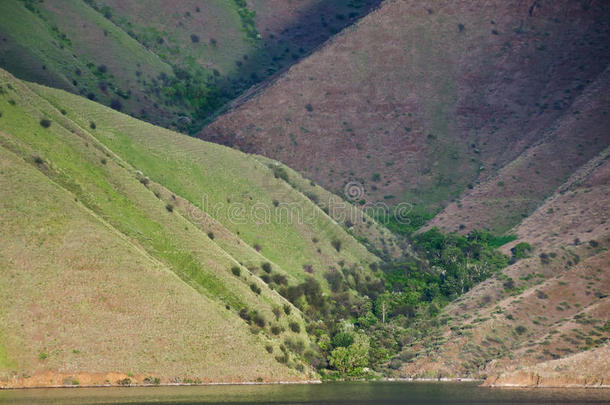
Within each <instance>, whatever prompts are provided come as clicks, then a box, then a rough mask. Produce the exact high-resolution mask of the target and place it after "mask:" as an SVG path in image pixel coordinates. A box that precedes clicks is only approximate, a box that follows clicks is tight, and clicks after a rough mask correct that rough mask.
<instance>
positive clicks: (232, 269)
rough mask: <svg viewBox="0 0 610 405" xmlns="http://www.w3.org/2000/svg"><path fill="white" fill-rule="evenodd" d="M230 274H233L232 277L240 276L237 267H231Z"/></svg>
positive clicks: (239, 270)
mask: <svg viewBox="0 0 610 405" xmlns="http://www.w3.org/2000/svg"><path fill="white" fill-rule="evenodd" d="M231 273H233V275H234V276H237V277H239V276H241V269H240V268H239V267H237V266H233V267H231Z"/></svg>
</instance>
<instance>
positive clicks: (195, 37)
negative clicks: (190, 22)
mask: <svg viewBox="0 0 610 405" xmlns="http://www.w3.org/2000/svg"><path fill="white" fill-rule="evenodd" d="M191 42H192V43H194V44H196V43H198V42H199V35H196V34H191Z"/></svg>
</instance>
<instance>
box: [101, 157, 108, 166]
mask: <svg viewBox="0 0 610 405" xmlns="http://www.w3.org/2000/svg"><path fill="white" fill-rule="evenodd" d="M100 162H102V164H103V165H105V164H106V163H108V161H107V160H106V158H102V159H101V160H100Z"/></svg>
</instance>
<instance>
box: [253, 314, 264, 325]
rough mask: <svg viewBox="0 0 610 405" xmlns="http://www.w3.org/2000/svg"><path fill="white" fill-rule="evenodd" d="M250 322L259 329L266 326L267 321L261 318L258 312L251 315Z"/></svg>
mask: <svg viewBox="0 0 610 405" xmlns="http://www.w3.org/2000/svg"><path fill="white" fill-rule="evenodd" d="M252 321H253V322H254V323H255V324H256V326H258V327H260V328H264V327H265V325H266V324H267V321H266V320H265V317H263V316H262V315H261V314H259V313H258V312H255V313H254V314H253V315H252Z"/></svg>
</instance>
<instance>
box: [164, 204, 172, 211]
mask: <svg viewBox="0 0 610 405" xmlns="http://www.w3.org/2000/svg"><path fill="white" fill-rule="evenodd" d="M165 209H166V210H167V212H174V206H173V205H172V204H170V203H168V204H167V205H166V206H165Z"/></svg>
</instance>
